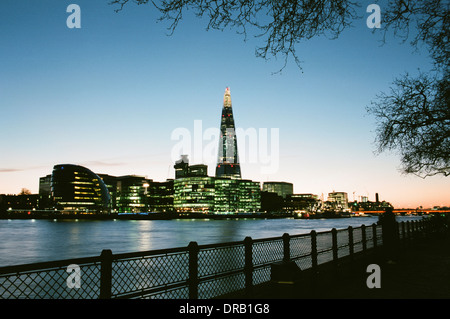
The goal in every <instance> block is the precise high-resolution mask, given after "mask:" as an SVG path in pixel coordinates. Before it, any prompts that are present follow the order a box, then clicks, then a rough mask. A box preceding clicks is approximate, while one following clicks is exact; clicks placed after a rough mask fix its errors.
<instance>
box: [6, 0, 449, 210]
mask: <svg viewBox="0 0 450 319" xmlns="http://www.w3.org/2000/svg"><path fill="white" fill-rule="evenodd" d="M71 3H75V4H78V5H79V6H80V8H81V28H80V29H69V28H68V27H67V26H66V19H67V17H68V16H69V14H70V13H67V12H66V8H67V6H68V5H69V4H71ZM114 9H115V7H114V6H111V5H109V4H108V0H96V1H78V0H72V1H55V0H53V1H49V0H43V1H29V0H24V1H12V0H3V1H1V2H0V39H1V46H0V70H1V73H0V74H1V76H0V110H1V116H0V136H1V140H0V149H1V157H0V193H18V192H19V191H20V189H21V188H22V187H25V188H28V189H30V190H31V191H32V192H37V191H38V184H39V183H38V181H39V177H41V176H45V175H47V174H50V173H51V170H52V167H53V165H55V164H59V163H75V164H80V165H84V166H86V167H88V168H90V169H91V170H93V171H94V172H97V173H105V174H111V175H126V174H136V175H145V176H147V177H148V178H152V179H154V180H156V181H163V180H166V179H167V178H173V176H174V172H173V159H172V158H171V151H172V149H173V147H174V145H176V141H174V140H173V139H171V134H172V133H173V132H174V130H176V129H177V128H186V129H188V130H189V131H191V132H192V133H193V128H194V121H196V120H201V121H202V126H203V128H204V129H206V128H218V127H219V123H220V114H221V108H222V99H223V94H224V91H225V88H226V87H230V88H231V97H232V102H233V112H234V116H235V122H236V126H237V127H240V128H243V129H249V128H253V129H256V130H259V129H261V128H266V129H268V130H269V131H270V129H271V128H272V129H273V128H275V129H278V130H279V152H278V153H277V154H275V155H276V157H277V160H278V164H279V165H278V169H277V170H276V171H275V172H273V173H271V174H263V173H261V163H245V159H244V161H243V163H242V173H243V177H244V178H248V179H253V180H256V181H261V182H263V181H268V180H271V181H273V180H275V181H288V182H292V183H293V184H294V190H295V191H296V192H298V193H315V194H318V195H321V194H322V193H323V194H324V196H325V198H326V194H327V193H328V192H331V191H333V190H335V191H344V192H347V193H348V194H349V199H351V200H352V199H353V198H354V197H356V198H357V197H358V196H369V199H370V200H374V198H375V193H376V192H378V193H379V194H380V198H381V199H384V200H387V201H390V202H392V203H393V204H394V205H395V206H397V207H418V206H420V205H422V206H430V205H450V202H449V200H450V196H449V195H450V187H449V180H448V178H447V179H446V178H442V177H433V178H427V179H421V178H418V177H414V176H404V175H402V174H401V173H400V172H399V165H400V160H399V157H398V156H397V155H396V154H389V153H386V154H381V155H378V156H375V155H374V150H375V145H374V138H375V129H376V127H375V120H374V118H372V117H371V116H370V115H369V114H367V112H366V106H368V105H369V103H370V101H371V100H372V99H373V98H374V97H375V95H376V94H378V93H379V92H381V91H386V90H388V88H389V85H390V83H391V82H392V81H393V80H394V78H395V77H397V76H400V75H401V74H404V73H405V72H407V71H408V72H410V73H411V74H417V72H418V68H420V69H422V70H428V69H429V67H430V64H429V62H430V61H429V59H428V55H427V52H426V48H424V50H423V52H422V51H419V52H414V51H413V49H412V48H411V47H410V46H409V45H408V44H402V43H401V40H400V39H393V38H392V37H388V43H387V44H385V45H384V46H382V45H380V40H381V38H382V37H381V32H379V31H380V30H377V32H375V33H373V32H372V30H371V29H369V28H368V27H367V26H366V18H367V16H368V15H369V14H368V13H365V8H361V10H360V12H359V14H360V15H361V19H360V21H355V23H354V28H352V29H349V30H347V31H346V32H344V33H343V34H342V35H341V36H340V37H339V39H337V40H330V39H326V38H315V39H313V40H310V41H305V42H303V43H301V44H299V45H298V46H297V53H298V55H299V56H300V58H301V60H302V61H303V63H302V67H303V69H302V70H300V69H299V68H298V67H297V66H296V65H295V63H294V62H293V61H292V60H290V61H289V63H288V65H287V67H286V68H285V69H284V70H283V71H282V72H281V73H280V74H273V73H274V72H276V71H278V70H279V69H280V68H281V67H282V65H283V60H282V57H279V60H278V61H277V60H276V59H271V60H269V61H264V60H262V59H260V58H257V57H255V48H256V46H257V45H260V44H261V42H259V41H260V40H258V39H255V38H252V37H251V36H250V37H249V38H248V39H247V41H244V38H243V37H242V36H241V35H238V34H236V32H235V31H234V30H225V31H214V30H211V31H206V30H205V27H206V24H207V20H205V19H203V20H202V19H197V18H195V17H193V16H189V15H186V16H185V17H184V18H183V20H182V21H181V23H180V24H179V26H178V28H177V30H176V31H175V33H174V34H173V35H172V36H168V35H167V34H168V31H167V27H168V26H169V25H168V23H166V22H157V17H158V13H157V12H156V10H155V9H154V8H153V7H152V6H149V5H146V6H136V5H134V4H130V5H128V6H127V7H125V9H124V10H123V11H121V12H119V13H116V12H114ZM381 9H382V10H383V7H381ZM238 140H239V136H238ZM206 164H208V165H209V172H210V174H211V175H213V174H214V167H213V166H214V163H206Z"/></svg>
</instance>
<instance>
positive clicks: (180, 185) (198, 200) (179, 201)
mask: <svg viewBox="0 0 450 319" xmlns="http://www.w3.org/2000/svg"><path fill="white" fill-rule="evenodd" d="M173 190H174V194H173V206H174V210H175V211H177V212H181V213H183V212H192V213H210V212H212V211H213V210H214V198H215V188H214V178H213V177H209V176H192V177H184V178H179V179H175V180H174V183H173Z"/></svg>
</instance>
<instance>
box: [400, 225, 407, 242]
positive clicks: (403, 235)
mask: <svg viewBox="0 0 450 319" xmlns="http://www.w3.org/2000/svg"><path fill="white" fill-rule="evenodd" d="M400 224H401V228H402V244H403V247H405V246H406V237H405V236H406V233H405V222H404V221H402V222H401V223H400Z"/></svg>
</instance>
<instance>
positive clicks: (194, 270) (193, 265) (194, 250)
mask: <svg viewBox="0 0 450 319" xmlns="http://www.w3.org/2000/svg"><path fill="white" fill-rule="evenodd" d="M188 250H189V279H188V281H189V299H198V251H199V249H198V244H197V243H196V242H195V241H191V242H190V243H189V245H188Z"/></svg>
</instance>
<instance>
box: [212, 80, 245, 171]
mask: <svg viewBox="0 0 450 319" xmlns="http://www.w3.org/2000/svg"><path fill="white" fill-rule="evenodd" d="M216 177H229V178H241V166H240V165H239V157H238V150H237V139H236V131H235V126H234V119H233V109H232V108H231V94H230V88H228V87H227V88H226V89H225V94H224V97H223V108H222V118H221V122H220V142H219V154H218V159H217V166H216Z"/></svg>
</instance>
